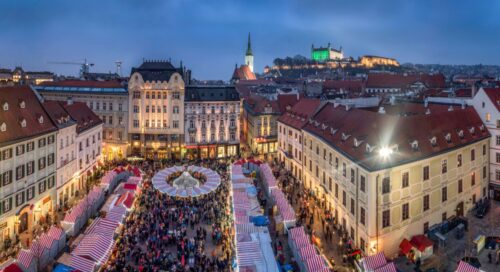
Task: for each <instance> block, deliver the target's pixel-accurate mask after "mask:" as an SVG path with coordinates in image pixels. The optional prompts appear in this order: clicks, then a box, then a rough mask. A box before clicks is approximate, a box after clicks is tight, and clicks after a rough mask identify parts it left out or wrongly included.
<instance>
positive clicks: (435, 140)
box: [430, 136, 437, 146]
mask: <svg viewBox="0 0 500 272" xmlns="http://www.w3.org/2000/svg"><path fill="white" fill-rule="evenodd" d="M430 142H431V145H432V146H436V145H437V139H436V136H434V137H432V138H431V139H430Z"/></svg>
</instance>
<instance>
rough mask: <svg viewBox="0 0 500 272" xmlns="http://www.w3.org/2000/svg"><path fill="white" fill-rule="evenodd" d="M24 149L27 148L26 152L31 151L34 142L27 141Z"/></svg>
mask: <svg viewBox="0 0 500 272" xmlns="http://www.w3.org/2000/svg"><path fill="white" fill-rule="evenodd" d="M26 149H27V152H31V151H33V150H34V149H35V142H29V143H28V144H26Z"/></svg>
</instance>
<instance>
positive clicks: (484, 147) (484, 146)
mask: <svg viewBox="0 0 500 272" xmlns="http://www.w3.org/2000/svg"><path fill="white" fill-rule="evenodd" d="M483 156H486V145H485V144H483Z"/></svg>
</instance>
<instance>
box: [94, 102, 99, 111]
mask: <svg viewBox="0 0 500 272" xmlns="http://www.w3.org/2000/svg"><path fill="white" fill-rule="evenodd" d="M99 105H100V104H99V102H96V103H95V109H96V110H99V108H100V106H99Z"/></svg>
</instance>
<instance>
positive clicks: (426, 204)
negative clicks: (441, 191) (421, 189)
mask: <svg viewBox="0 0 500 272" xmlns="http://www.w3.org/2000/svg"><path fill="white" fill-rule="evenodd" d="M429 207H430V196H429V195H424V212H425V211H427V210H428V209H429Z"/></svg>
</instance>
